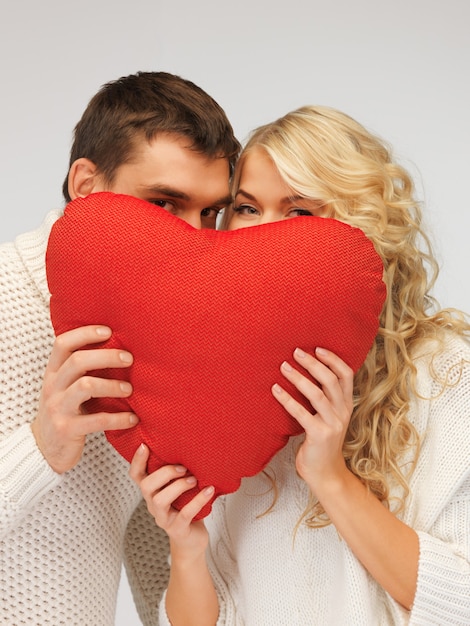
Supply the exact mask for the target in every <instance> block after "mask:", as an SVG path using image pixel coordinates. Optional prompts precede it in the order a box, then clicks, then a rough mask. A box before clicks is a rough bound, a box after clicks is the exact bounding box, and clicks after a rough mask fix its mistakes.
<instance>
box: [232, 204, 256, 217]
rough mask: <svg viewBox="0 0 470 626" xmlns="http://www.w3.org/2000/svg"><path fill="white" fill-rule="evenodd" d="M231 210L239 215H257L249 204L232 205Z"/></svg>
mask: <svg viewBox="0 0 470 626" xmlns="http://www.w3.org/2000/svg"><path fill="white" fill-rule="evenodd" d="M233 210H234V211H235V213H238V214H239V215H258V211H257V209H255V207H253V206H250V205H249V204H240V205H238V206H234V207H233Z"/></svg>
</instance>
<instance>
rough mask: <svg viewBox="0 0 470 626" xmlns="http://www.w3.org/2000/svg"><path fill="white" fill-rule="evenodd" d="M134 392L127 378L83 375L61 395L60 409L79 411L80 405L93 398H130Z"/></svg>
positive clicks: (71, 411)
mask: <svg viewBox="0 0 470 626" xmlns="http://www.w3.org/2000/svg"><path fill="white" fill-rule="evenodd" d="M131 394H132V385H131V383H129V382H128V381H126V380H115V379H110V378H100V377H98V376H82V377H81V378H79V379H78V380H76V381H75V382H74V383H73V384H71V385H70V387H68V388H67V389H66V390H65V393H63V394H62V395H61V396H59V397H61V398H62V405H61V408H60V410H61V411H65V412H70V413H78V412H81V411H80V407H81V405H82V404H83V403H84V402H87V400H91V399H92V398H128V397H129V396H130V395H131Z"/></svg>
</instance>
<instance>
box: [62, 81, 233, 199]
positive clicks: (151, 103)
mask: <svg viewBox="0 0 470 626" xmlns="http://www.w3.org/2000/svg"><path fill="white" fill-rule="evenodd" d="M159 133H173V134H177V135H180V136H184V137H187V138H188V140H189V146H190V147H191V148H192V149H194V150H195V151H196V152H198V153H200V154H203V155H205V156H207V157H208V158H211V159H212V158H224V159H227V160H228V161H229V164H230V171H231V172H232V171H233V167H234V165H235V161H236V159H237V156H238V153H239V151H240V144H239V142H238V140H237V139H236V138H235V136H234V133H233V128H232V125H231V124H230V122H229V120H228V119H227V116H226V114H225V112H224V110H223V109H222V108H221V107H220V105H219V104H217V102H216V101H215V100H214V99H213V98H212V97H211V96H209V95H208V94H207V93H206V92H205V91H204V90H203V89H201V88H200V87H198V86H197V85H195V84H194V83H192V82H191V81H189V80H186V79H184V78H181V77H180V76H176V75H174V74H169V73H167V72H137V73H136V74H131V75H129V76H124V77H122V78H119V79H118V80H115V81H111V82H109V83H106V84H105V85H103V86H102V87H101V89H100V90H99V91H98V93H96V94H95V96H93V98H92V99H91V100H90V102H89V104H88V106H87V108H86V109H85V112H84V113H83V115H82V117H81V119H80V121H79V122H78V124H77V125H76V126H75V130H74V140H73V145H72V149H71V151H70V163H69V167H70V166H71V165H72V163H73V162H74V161H76V159H79V158H82V157H84V158H87V159H90V161H93V163H94V164H95V165H96V166H97V168H98V170H99V172H100V173H101V174H102V175H103V177H104V180H105V181H106V182H107V183H112V181H113V178H114V175H115V172H116V170H117V168H118V167H119V166H120V165H122V164H124V163H126V162H128V161H130V160H131V159H132V157H133V155H134V145H135V142H136V139H139V138H145V139H147V141H151V140H152V139H154V138H155V137H156V136H157V134H159ZM62 191H63V195H64V198H65V200H66V201H67V202H70V200H71V198H70V196H69V192H68V174H67V176H66V178H65V181H64V184H63V187H62Z"/></svg>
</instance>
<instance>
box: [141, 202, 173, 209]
mask: <svg viewBox="0 0 470 626" xmlns="http://www.w3.org/2000/svg"><path fill="white" fill-rule="evenodd" d="M147 202H150V204H154V205H155V206H160V207H162V209H165V211H171V210H172V209H173V203H172V202H169V201H168V200H147Z"/></svg>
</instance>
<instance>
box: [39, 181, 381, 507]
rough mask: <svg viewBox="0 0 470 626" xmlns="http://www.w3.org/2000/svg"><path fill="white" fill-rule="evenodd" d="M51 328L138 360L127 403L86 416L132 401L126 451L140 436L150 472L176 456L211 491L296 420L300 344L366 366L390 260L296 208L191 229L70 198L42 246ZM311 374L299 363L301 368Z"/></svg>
mask: <svg viewBox="0 0 470 626" xmlns="http://www.w3.org/2000/svg"><path fill="white" fill-rule="evenodd" d="M46 267H47V278H48V284H49V289H50V292H51V303H50V307H51V319H52V323H53V327H54V330H55V333H56V334H61V333H63V332H65V331H67V330H70V329H72V328H76V327H78V326H84V325H87V324H105V325H108V326H109V327H110V328H112V330H113V335H112V337H111V339H110V340H109V341H107V342H104V343H103V344H100V345H102V347H104V348H125V349H126V350H129V351H130V352H131V353H132V354H133V356H134V363H133V365H132V366H131V367H130V368H123V369H117V370H114V369H113V370H104V371H100V372H93V374H99V375H101V376H105V377H110V378H116V379H120V378H122V379H126V380H129V381H130V382H131V383H132V385H133V390H134V391H133V393H132V395H131V397H130V398H127V399H93V400H90V401H89V402H88V410H89V411H101V410H105V411H127V410H131V411H134V412H135V413H136V415H138V417H139V419H140V422H139V423H138V424H137V425H136V426H135V427H133V428H131V429H129V430H123V431H108V432H107V433H106V436H107V438H108V440H109V442H110V443H111V444H112V445H113V446H114V447H115V448H116V450H117V451H118V452H119V453H120V454H121V455H122V456H123V457H124V458H126V459H127V460H128V461H130V460H131V459H132V457H133V455H134V452H135V451H136V449H137V447H138V446H139V445H140V444H141V443H142V442H144V443H145V444H147V446H148V447H149V448H150V459H149V464H148V470H149V471H150V472H151V471H153V470H155V469H157V468H159V467H161V466H162V465H166V464H173V463H175V464H182V465H183V466H185V467H186V468H188V470H189V472H191V473H192V474H193V475H194V476H196V478H197V479H198V485H197V487H195V488H194V489H192V490H191V491H188V492H187V493H185V494H183V496H181V497H180V498H179V499H178V500H177V501H176V502H175V506H176V508H181V507H182V506H183V505H184V504H185V503H187V502H188V500H189V499H190V498H192V497H193V496H194V495H195V493H197V491H198V490H199V489H202V488H204V487H205V486H207V485H214V486H215V494H214V497H213V498H212V500H211V502H210V503H209V504H208V505H206V506H205V507H204V509H203V510H202V511H201V512H200V514H199V515H198V518H202V517H205V516H206V515H207V514H208V513H209V511H210V509H211V506H212V502H213V501H214V499H215V498H216V497H218V496H219V495H221V494H224V493H230V492H233V491H235V490H237V489H238V487H239V485H240V480H241V478H242V477H244V476H252V475H254V474H256V473H258V472H260V471H261V470H262V469H263V468H264V467H265V466H266V464H267V463H268V462H269V461H270V459H271V458H272V457H273V456H274V454H275V453H276V452H277V451H278V450H280V449H281V448H282V447H283V446H284V445H285V444H286V443H287V441H288V439H289V437H290V436H291V435H296V434H299V433H301V432H302V429H301V427H300V426H299V424H298V423H297V422H296V421H295V420H294V419H293V418H291V417H290V416H289V415H288V414H287V412H286V411H285V410H284V409H283V408H282V407H281V406H280V405H279V403H278V402H277V401H276V400H275V399H274V398H273V397H272V394H271V386H272V384H273V383H275V382H279V383H280V384H281V385H282V386H283V387H284V388H285V389H287V390H288V391H289V392H290V393H292V395H293V396H294V397H295V398H297V399H298V400H299V401H301V402H302V404H304V406H308V405H307V404H306V400H304V399H303V397H302V396H300V394H299V393H298V392H297V391H296V390H295V389H294V387H293V386H290V384H289V383H287V381H286V380H285V379H284V378H283V377H282V376H281V375H280V373H279V366H280V364H281V363H282V361H283V360H287V361H288V362H290V363H291V365H292V366H293V367H296V364H295V362H294V361H293V360H292V353H293V351H294V349H295V348H296V347H297V346H298V347H300V348H302V349H303V350H305V351H307V352H313V351H314V349H315V347H316V346H321V347H324V348H327V349H330V350H332V351H333V352H335V353H336V354H337V355H338V356H340V357H341V358H342V359H343V360H344V361H346V363H348V365H349V366H350V367H351V368H352V369H353V370H354V371H357V370H358V369H359V368H360V366H361V365H362V363H363V362H364V360H365V357H366V355H367V353H368V351H369V349H370V348H371V346H372V343H373V340H374V337H375V335H376V333H377V330H378V319H379V315H380V312H381V309H382V306H383V303H384V299H385V286H384V283H383V282H382V271H383V266H382V262H381V259H380V257H379V256H378V255H377V253H376V252H375V250H374V247H373V245H372V243H371V242H370V241H369V240H368V239H367V238H366V237H365V235H364V234H363V233H362V231H361V230H359V229H357V228H352V227H351V226H348V225H346V224H344V223H341V222H339V221H337V220H333V219H328V218H317V217H299V218H295V219H291V220H286V221H282V222H275V223H272V224H266V225H262V226H254V227H251V228H242V229H239V230H235V231H231V232H224V231H215V230H197V229H195V228H193V227H192V226H190V225H188V224H186V223H185V222H184V221H182V220H180V219H179V218H177V217H175V216H173V215H171V214H169V213H168V212H166V211H165V210H163V209H161V208H159V207H156V206H154V205H152V204H150V203H148V202H145V201H143V200H139V199H136V198H133V197H130V196H125V195H120V194H113V193H109V192H103V193H96V194H92V195H90V196H88V197H86V198H79V199H77V200H74V201H73V202H71V203H70V204H69V205H68V206H67V207H66V208H65V211H64V215H63V216H62V217H61V218H60V219H59V220H58V221H57V222H56V223H55V224H54V226H53V228H52V232H51V235H50V238H49V243H48V249H47V254H46ZM304 373H305V372H304Z"/></svg>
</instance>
